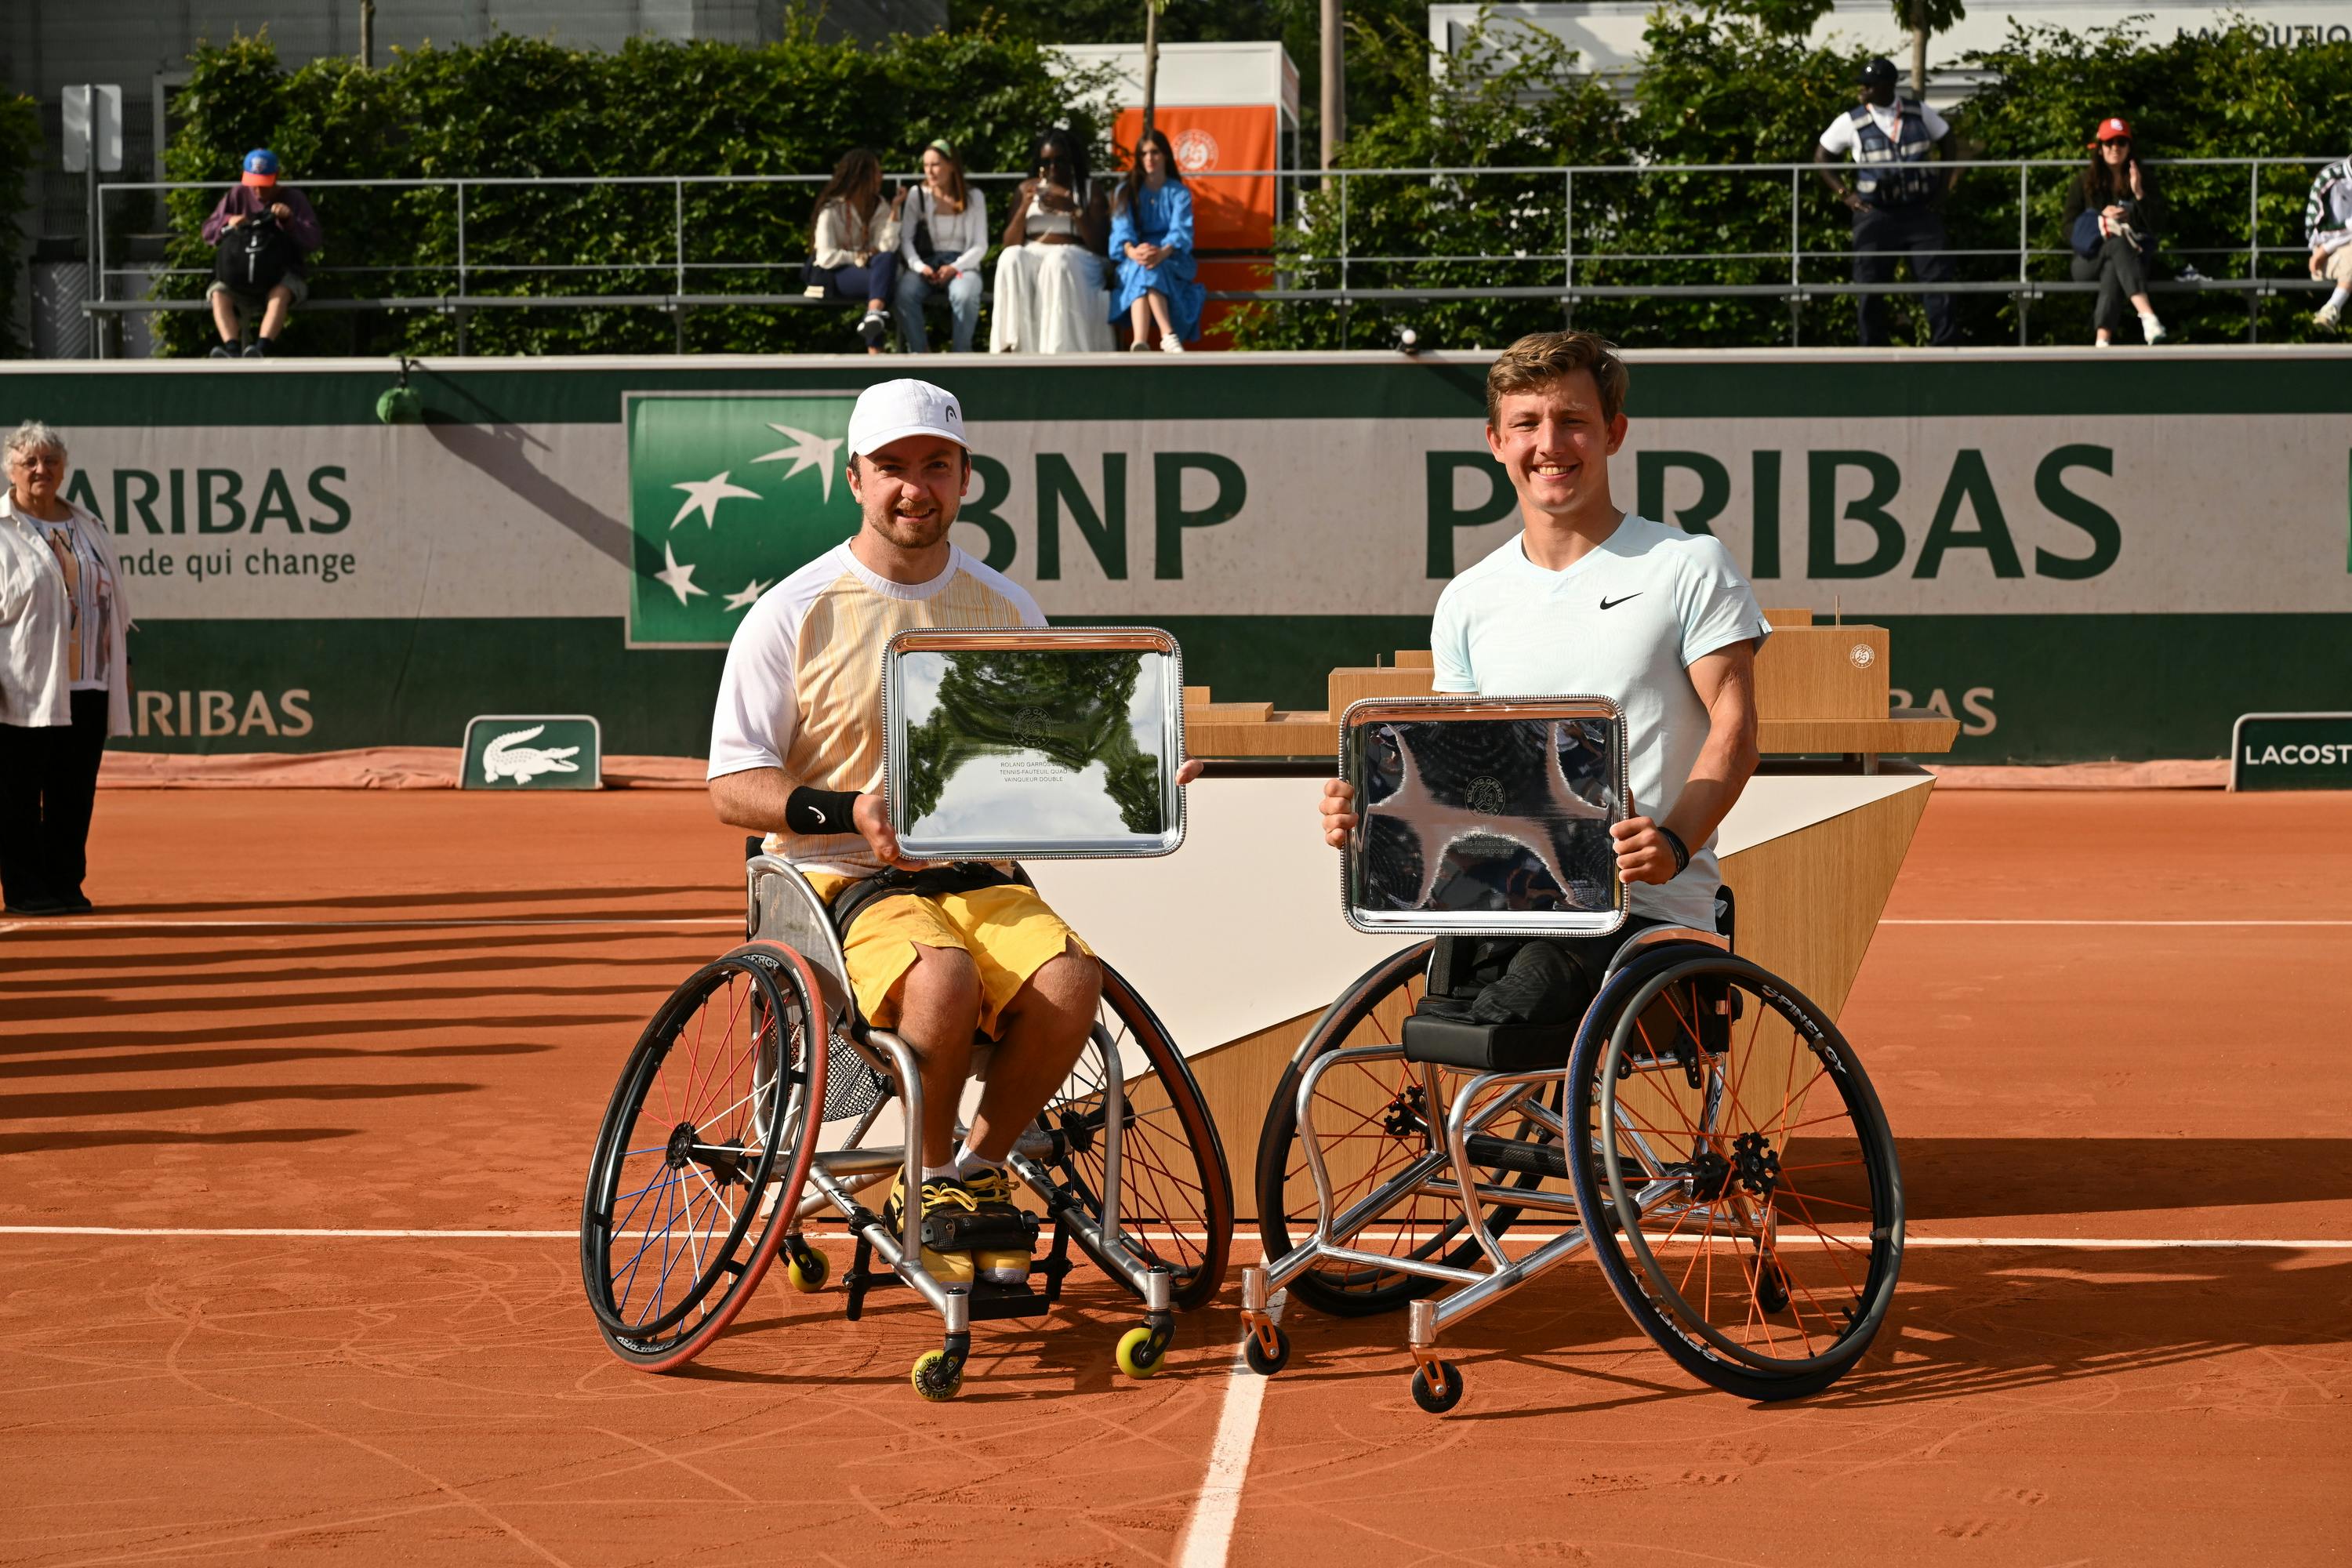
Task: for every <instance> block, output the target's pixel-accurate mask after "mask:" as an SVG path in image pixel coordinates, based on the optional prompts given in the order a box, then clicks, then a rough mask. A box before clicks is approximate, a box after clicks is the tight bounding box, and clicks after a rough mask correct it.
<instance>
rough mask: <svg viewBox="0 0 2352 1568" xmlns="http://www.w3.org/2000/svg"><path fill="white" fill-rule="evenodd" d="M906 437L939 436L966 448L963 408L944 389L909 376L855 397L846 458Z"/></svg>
mask: <svg viewBox="0 0 2352 1568" xmlns="http://www.w3.org/2000/svg"><path fill="white" fill-rule="evenodd" d="M909 436H939V437H945V438H946V439H948V440H950V441H953V442H954V443H955V444H956V445H957V446H959V447H966V448H967V449H969V447H971V443H970V442H969V441H967V440H965V439H964V434H963V408H962V406H961V405H959V404H958V403H957V402H956V400H955V395H954V394H952V393H950V392H949V391H948V390H947V389H946V388H945V387H940V386H933V385H932V384H930V383H929V382H928V381H916V380H914V379H912V378H911V377H909V378H908V379H906V380H902V381H885V382H878V383H877V384H874V385H872V386H869V387H867V388H866V390H865V391H864V392H861V393H859V394H858V395H857V406H856V408H854V409H852V410H850V414H849V456H851V457H853V458H855V457H857V456H859V455H861V454H864V453H869V452H877V451H879V450H881V449H882V448H883V447H887V446H888V445H889V444H890V443H891V442H893V441H900V440H904V439H905V438H906V437H909Z"/></svg>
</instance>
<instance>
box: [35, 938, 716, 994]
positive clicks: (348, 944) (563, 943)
mask: <svg viewBox="0 0 2352 1568" xmlns="http://www.w3.org/2000/svg"><path fill="white" fill-rule="evenodd" d="M714 933H716V934H715V940H716V942H720V943H724V942H727V941H728V940H729V938H728V936H727V933H726V932H725V931H724V930H723V929H721V928H719V927H716V926H713V927H709V928H707V929H704V930H695V929H693V928H691V927H683V926H656V927H654V928H652V929H650V930H646V931H627V930H625V929H621V930H613V929H605V930H580V931H529V932H526V931H499V932H497V933H496V934H481V933H475V934H467V935H459V936H452V935H447V934H439V935H435V934H430V933H427V932H425V931H402V930H394V931H383V932H380V933H376V934H372V935H369V936H363V937H337V938H335V939H332V940H319V939H310V940H304V939H301V938H289V937H278V936H272V937H269V938H267V939H265V940H266V941H267V942H268V944H269V945H268V946H267V947H257V946H255V945H254V942H253V939H251V938H249V937H247V936H245V935H242V934H236V935H232V934H230V933H227V932H222V933H220V934H218V935H217V936H215V937H214V938H212V939H210V940H211V942H212V943H213V945H212V946H210V947H202V946H181V945H177V941H175V943H174V945H173V946H171V947H168V948H163V949H160V950H157V951H152V952H136V951H128V952H126V951H124V949H125V947H126V946H127V945H128V943H127V942H124V941H123V940H122V939H123V938H126V937H127V938H129V939H130V940H131V942H135V941H136V940H137V937H136V933H135V932H123V931H89V930H81V931H77V930H75V929H74V928H73V926H72V925H71V924H70V923H63V922H61V923H59V924H57V925H48V926H27V927H26V928H25V929H23V930H21V931H11V932H9V933H8V936H7V942H8V943H9V946H10V949H11V951H12V952H16V953H21V954H23V955H24V959H25V961H26V962H33V963H40V964H41V965H42V966H43V967H45V968H54V969H60V970H68V971H70V970H73V969H76V968H81V969H87V970H89V972H90V973H91V974H93V975H96V976H99V977H100V978H111V977H112V976H114V975H116V974H117V973H121V972H123V971H126V970H142V969H164V970H180V969H204V968H206V967H208V966H210V965H214V964H222V963H251V962H254V961H255V960H256V959H257V958H258V957H260V956H263V955H265V954H266V955H267V957H268V960H269V963H270V967H269V968H268V969H267V970H266V971H264V972H263V974H262V978H264V979H266V980H269V981H278V980H282V979H283V978H285V975H286V972H287V968H288V966H289V965H292V964H296V963H303V964H306V965H307V964H308V963H310V961H313V960H317V959H322V958H366V957H372V956H375V955H380V954H385V953H421V952H464V953H470V954H475V955H486V954H487V955H497V954H504V953H508V952H529V953H530V956H531V959H532V962H534V963H538V962H542V961H541V959H540V957H539V956H538V953H537V952H536V950H538V949H542V948H555V947H581V948H591V949H593V948H596V947H599V946H602V947H606V948H610V947H612V946H614V945H615V944H617V943H623V942H626V943H629V944H632V945H635V946H643V945H645V944H646V943H648V942H677V943H680V944H681V945H687V946H688V947H690V949H691V950H692V951H696V952H699V951H701V950H702V949H703V948H705V947H707V946H709V945H710V944H712V943H713V942H714ZM109 939H111V940H109ZM44 940H47V941H50V942H75V943H81V944H85V945H84V947H83V950H82V951H80V952H58V953H56V954H55V956H53V957H52V956H47V953H48V952H54V951H55V950H54V949H47V950H44V949H39V948H36V947H34V946H32V945H31V944H33V943H35V942H41V941H44ZM178 940H181V941H184V939H178ZM98 942H104V943H105V945H104V946H103V947H97V946H90V945H88V944H93V943H98ZM19 943H22V944H25V945H23V946H21V947H20V946H18V945H17V944H19ZM509 962H510V961H509V960H507V959H505V958H501V957H497V956H478V962H477V964H476V966H477V967H485V968H502V967H505V966H506V965H507V964H508V963H509ZM551 962H577V963H592V962H593V963H618V964H629V963H677V959H675V958H671V957H661V956H658V955H656V956H652V957H643V956H638V957H632V956H628V955H626V954H624V955H622V956H618V957H614V958H610V959H606V958H593V959H592V958H582V959H578V960H555V961H551ZM306 973H309V971H307V970H306ZM349 973H353V974H373V973H383V971H380V970H378V969H375V968H373V967H367V966H362V967H359V968H355V969H352V970H351V971H349ZM421 973H436V972H435V971H433V970H430V969H427V970H424V971H421ZM202 978H207V977H205V976H196V977H191V979H190V980H186V981H183V980H179V979H175V978H171V977H165V978H161V979H157V980H154V981H152V982H147V983H148V984H163V985H177V984H193V983H194V982H195V980H197V979H202ZM9 984H10V986H11V987H12V988H13V987H16V985H17V984H18V983H17V982H16V981H15V980H13V979H12V980H11V981H10V982H9ZM83 984H89V982H88V980H86V979H68V980H61V981H54V982H49V983H47V988H49V989H56V988H58V986H61V985H83Z"/></svg>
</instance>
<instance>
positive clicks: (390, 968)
mask: <svg viewBox="0 0 2352 1568" xmlns="http://www.w3.org/2000/svg"><path fill="white" fill-rule="evenodd" d="M556 940H559V941H562V942H570V943H572V944H574V945H578V946H581V947H582V948H583V949H585V950H586V951H583V952H578V953H546V952H531V953H530V954H528V955H527V957H528V960H529V963H530V967H531V969H532V970H533V971H534V972H537V971H542V970H551V969H563V968H567V967H585V966H590V965H593V966H594V967H595V968H596V969H598V970H600V971H614V970H619V971H628V970H635V969H655V970H659V971H661V972H663V973H672V972H675V973H677V974H678V975H679V977H680V978H683V977H684V974H685V972H686V968H687V967H690V966H691V961H685V960H681V959H680V957H679V956H678V954H677V953H674V952H610V951H605V952H597V951H595V949H597V948H598V947H599V946H602V947H604V948H606V949H608V950H609V948H610V947H611V945H612V944H613V942H614V937H613V936H612V934H611V933H609V932H605V933H600V934H598V935H595V936H579V937H568V938H562V939H556ZM680 940H681V941H682V942H691V943H693V944H695V945H693V946H692V947H690V948H689V949H688V951H689V952H695V953H700V952H702V951H703V950H704V948H705V947H706V946H707V945H708V944H709V938H708V937H705V936H701V935H698V934H696V935H685V936H681V938H680ZM721 940H722V942H723V941H724V939H723V938H722V939H721ZM426 945H430V946H434V947H463V948H465V949H467V951H468V952H471V953H472V954H473V956H471V957H467V958H426V959H419V960H417V961H416V962H415V963H347V964H322V963H317V962H314V960H315V959H317V958H320V957H336V956H352V955H357V954H362V953H402V952H415V951H418V950H419V949H420V948H422V947H424V946H426ZM525 945H536V944H526V943H522V942H515V941H514V940H512V939H511V938H506V937H501V938H499V940H498V941H496V942H435V943H431V944H425V943H414V942H378V943H376V944H374V945H373V946H345V945H338V946H329V947H316V948H282V947H272V948H270V949H269V950H268V955H269V958H270V960H271V962H270V963H268V964H266V965H263V966H260V967H257V968H253V969H210V968H202V967H200V966H202V965H206V964H220V963H234V962H236V961H239V960H249V959H251V958H253V957H254V956H255V955H254V953H253V952H252V951H251V950H249V949H248V950H245V951H240V952H233V953H195V954H190V955H188V956H186V957H185V958H184V959H182V960H179V961H176V964H175V967H182V968H195V969H196V970H197V972H196V973H152V974H123V973H116V971H115V966H114V964H113V963H112V961H111V960H110V959H109V958H105V957H101V956H100V955H98V954H91V955H90V956H89V960H88V973H80V974H59V975H49V976H44V977H42V978H40V979H37V980H17V979H11V980H10V981H9V982H8V988H9V990H11V991H12V992H14V993H16V994H18V995H21V996H33V995H54V994H60V993H62V994H68V995H77V996H84V997H99V996H108V997H110V996H112V995H114V994H117V993H118V992H123V991H153V990H167V989H168V990H189V989H193V988H196V987H203V986H214V985H240V986H242V985H280V984H285V982H286V979H287V973H288V969H289V966H290V965H293V964H297V963H299V964H300V965H301V976H300V977H301V978H302V979H303V980H306V981H315V980H367V981H377V980H385V979H397V978H403V977H408V978H414V977H417V976H421V975H428V974H491V973H499V972H501V971H511V970H512V969H514V968H515V966H516V964H517V963H518V962H519V960H520V959H521V958H522V957H524V956H526V955H520V954H515V953H509V952H507V951H506V950H507V949H509V948H514V947H522V946H525ZM550 945H551V944H550ZM486 947H487V948H491V949H493V950H494V951H491V952H484V951H483V949H485V948H486ZM145 956H146V959H147V962H149V963H152V964H157V965H162V964H163V963H167V962H172V961H166V960H163V959H162V958H160V957H157V956H156V955H152V954H149V955H145ZM73 962H74V961H72V960H68V959H59V960H57V961H55V966H56V967H58V968H59V969H66V968H70V967H71V966H72V964H73ZM645 984H646V985H650V984H653V982H652V981H651V980H648V981H646V983H645ZM644 988H645V987H644V986H643V985H640V986H633V987H627V988H626V989H630V990H641V989H644ZM556 989H558V990H561V989H562V988H561V987H558V988H556ZM374 994H376V993H373V992H371V993H370V995H374ZM566 994H569V993H566ZM13 1010H14V1009H13V1007H12V1008H11V1009H9V1011H13Z"/></svg>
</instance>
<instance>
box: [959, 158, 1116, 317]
mask: <svg viewBox="0 0 2352 1568" xmlns="http://www.w3.org/2000/svg"><path fill="white" fill-rule="evenodd" d="M1036 167H1037V172H1036V174H1034V175H1033V176H1032V177H1031V178H1029V179H1027V180H1024V181H1023V182H1022V184H1021V189H1020V192H1019V194H1018V195H1015V196H1014V198H1013V213H1012V216H1010V217H1009V218H1008V219H1007V220H1006V221H1005V225H1004V235H1003V241H1004V249H1003V253H1002V254H1000V255H999V256H998V258H997V260H996V308H995V310H993V311H992V320H991V321H990V323H989V332H988V347H989V351H990V352H991V353H1001V354H1004V353H1032V354H1061V353H1089V352H1100V351H1107V350H1109V349H1112V348H1115V347H1117V346H1118V344H1117V342H1115V340H1114V339H1113V338H1112V336H1111V330H1110V291H1109V290H1108V289H1105V288H1104V287H1103V247H1104V245H1105V242H1106V241H1108V238H1109V237H1110V193H1109V192H1108V190H1106V189H1104V188H1103V187H1101V186H1098V185H1097V184H1095V183H1094V181H1093V180H1092V178H1091V177H1090V176H1089V174H1088V173H1087V153H1086V149H1085V148H1084V147H1083V146H1081V145H1080V144H1079V142H1078V140H1077V139H1076V137H1074V136H1072V135H1071V134H1070V133H1069V132H1067V131H1065V130H1063V129H1062V128H1061V127H1059V126H1055V128H1054V129H1053V130H1051V131H1048V132H1045V135H1043V136H1041V137H1039V138H1038V139H1037V165H1036Z"/></svg>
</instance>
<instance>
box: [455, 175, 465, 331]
mask: <svg viewBox="0 0 2352 1568" xmlns="http://www.w3.org/2000/svg"><path fill="white" fill-rule="evenodd" d="M465 297H466V182H465V181H463V180H460V181H458V182H457V298H459V299H460V300H463V299H464V298H465ZM457 352H458V353H461V354H462V353H465V352H466V307H465V306H463V305H460V306H458V307H457Z"/></svg>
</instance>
